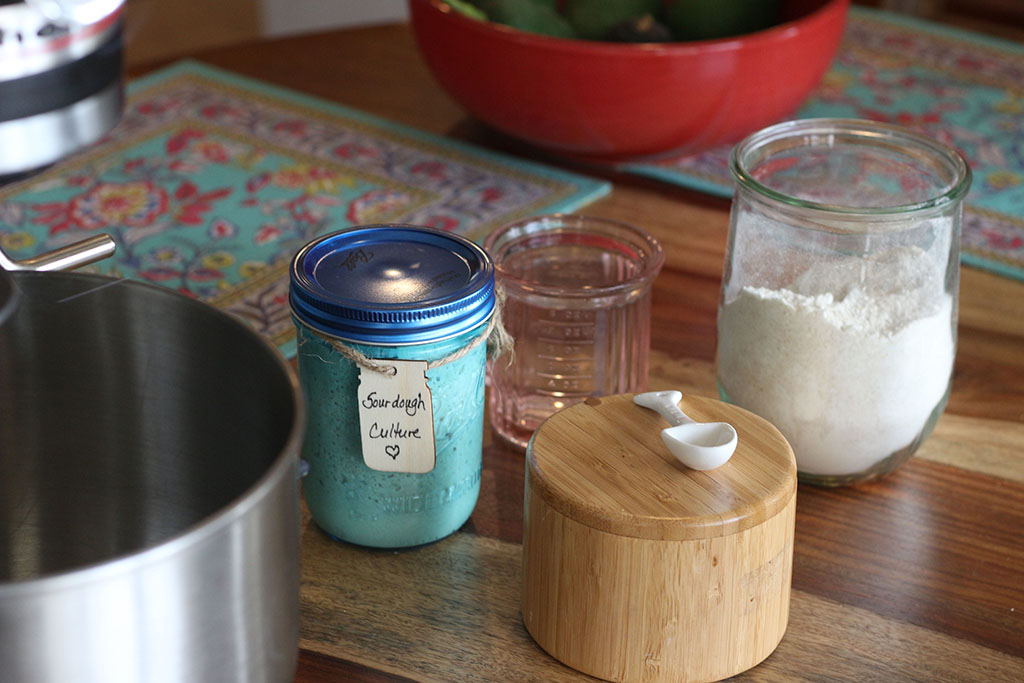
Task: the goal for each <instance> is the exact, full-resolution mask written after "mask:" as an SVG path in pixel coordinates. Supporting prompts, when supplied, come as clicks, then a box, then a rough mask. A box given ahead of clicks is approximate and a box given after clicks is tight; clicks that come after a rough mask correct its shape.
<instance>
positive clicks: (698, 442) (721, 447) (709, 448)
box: [633, 391, 737, 470]
mask: <svg viewBox="0 0 1024 683" xmlns="http://www.w3.org/2000/svg"><path fill="white" fill-rule="evenodd" d="M682 398H683V395H682V394H681V393H680V392H678V391H649V392H647V393H644V394H637V395H636V396H634V397H633V402H634V403H636V404H637V405H638V406H643V407H644V408H649V409H651V410H654V411H656V412H658V414H660V415H661V416H662V417H663V418H665V419H666V420H668V422H669V424H671V425H672V426H671V427H668V428H667V429H663V430H661V440H662V441H664V442H665V445H666V446H668V450H669V451H671V452H672V455H674V456H675V457H676V460H678V461H679V462H681V463H683V464H684V465H686V466H687V467H689V468H691V469H695V470H713V469H715V468H716V467H721V466H722V465H724V464H725V463H726V462H727V461H728V460H729V458H731V457H732V454H733V452H734V451H735V450H736V441H737V436H736V429H735V428H734V427H733V426H732V425H731V424H729V423H727V422H695V421H694V420H692V419H690V418H689V417H688V416H687V415H686V413H684V412H683V411H682V410H680V409H679V401H681V400H682Z"/></svg>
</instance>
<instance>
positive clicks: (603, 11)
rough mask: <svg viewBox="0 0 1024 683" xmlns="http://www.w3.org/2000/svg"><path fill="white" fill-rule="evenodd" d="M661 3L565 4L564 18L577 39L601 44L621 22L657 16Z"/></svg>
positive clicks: (595, 0) (607, 0)
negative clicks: (597, 41) (648, 15)
mask: <svg viewBox="0 0 1024 683" xmlns="http://www.w3.org/2000/svg"><path fill="white" fill-rule="evenodd" d="M662 2H663V0H566V3H565V8H564V11H565V18H566V19H568V21H569V24H570V25H571V26H572V27H573V28H574V29H575V30H576V33H577V35H578V36H579V37H580V38H586V39H588V40H604V39H605V37H606V36H607V35H608V32H609V31H611V30H612V29H613V28H614V27H615V26H617V25H618V24H621V23H622V22H624V21H628V20H630V19H634V18H636V17H641V16H643V15H645V14H651V15H653V14H656V13H657V12H658V11H659V10H660V9H661V5H662Z"/></svg>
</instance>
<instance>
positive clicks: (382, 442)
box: [359, 359, 435, 474]
mask: <svg viewBox="0 0 1024 683" xmlns="http://www.w3.org/2000/svg"><path fill="white" fill-rule="evenodd" d="M386 362H387V363H388V364H389V365H394V366H395V367H396V368H397V369H398V372H397V373H395V374H394V375H385V374H383V373H380V372H375V371H373V370H370V369H367V368H362V367H361V368H359V435H360V438H361V439H362V445H363V462H365V463H366V466H367V467H370V468H372V469H375V470H379V471H381V472H409V473H412V474H424V473H426V472H429V471H430V470H432V469H434V458H435V454H434V409H433V405H432V403H431V398H430V388H429V387H427V375H426V372H427V361H424V360H391V359H388V360H387V361H386Z"/></svg>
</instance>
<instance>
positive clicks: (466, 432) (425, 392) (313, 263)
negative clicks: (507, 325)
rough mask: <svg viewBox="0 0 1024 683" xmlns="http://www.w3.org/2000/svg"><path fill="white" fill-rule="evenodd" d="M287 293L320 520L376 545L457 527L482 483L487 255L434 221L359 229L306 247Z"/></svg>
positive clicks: (490, 299)
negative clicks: (435, 225) (428, 225)
mask: <svg viewBox="0 0 1024 683" xmlns="http://www.w3.org/2000/svg"><path fill="white" fill-rule="evenodd" d="M290 303H291V308H292V317H293V320H294V321H295V325H296V328H297V335H298V370H299V382H300V384H301V386H302V390H303V393H304V395H305V398H306V404H307V406H308V413H309V419H308V424H307V430H306V437H305V441H304V443H303V449H302V453H303V458H304V459H305V460H306V461H307V462H308V463H309V473H308V474H307V476H306V477H305V479H304V480H303V495H304V497H305V500H306V504H307V506H308V507H309V511H310V513H311V514H312V517H313V520H314V521H315V522H316V524H317V525H318V526H319V527H321V528H322V529H323V530H324V531H326V532H327V533H328V534H330V535H331V536H334V537H335V538H338V539H341V540H344V541H348V542H351V543H356V544H359V545H364V546H372V547H378V548H399V547H407V546H414V545H420V544H423V543H429V542H431V541H436V540H438V539H440V538H443V537H445V536H447V535H449V534H451V533H452V532H454V531H455V530H457V529H458V528H459V527H460V526H462V524H463V523H464V522H465V521H466V520H467V519H468V518H469V515H470V513H471V512H472V511H473V508H474V506H475V505H476V500H477V496H478V494H479V491H480V470H481V451H482V439H483V419H484V378H485V367H486V337H487V336H488V333H489V331H490V321H491V319H492V317H493V312H494V304H495V297H494V267H493V265H492V264H491V260H490V258H489V257H488V256H487V254H486V253H485V252H484V251H483V250H482V249H481V248H480V247H478V246H477V245H476V244H474V243H473V242H471V241H469V240H467V239H465V238H463V237H459V236H457V235H452V234H450V233H445V232H442V231H439V230H433V229H429V228H420V227H415V226H380V225H374V226H365V227H359V228H355V229H352V230H346V231H342V232H338V233H334V234H331V235H327V236H325V237H322V238H320V239H317V240H315V241H313V242H311V243H310V244H308V245H306V246H305V247H303V248H302V249H301V250H300V251H299V253H298V254H297V255H296V256H295V259H294V260H293V262H292V268H291V289H290Z"/></svg>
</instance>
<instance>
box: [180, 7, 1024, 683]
mask: <svg viewBox="0 0 1024 683" xmlns="http://www.w3.org/2000/svg"><path fill="white" fill-rule="evenodd" d="M199 57H200V58H201V59H202V60H204V61H206V62H208V63H211V64H214V65H216V66H220V67H222V68H226V69H230V70H233V71H236V72H239V73H242V74H245V75H249V76H253V77H256V78H261V79H264V80H266V81H269V82H273V83H277V84H280V85H283V86H287V87H291V88H294V89H297V90H300V91H304V92H306V93H310V94H312V95H316V96H320V97H323V98H326V99H328V100H332V101H335V102H339V103H342V104H345V105H348V106H352V107H357V108H360V109H363V110H365V111H368V112H371V113H373V114H377V115H381V116H385V117H387V118H389V119H392V120H394V121H397V122H401V123H405V124H409V125H412V126H415V127H417V128H420V129H422V130H425V131H428V132H431V133H436V134H440V135H446V136H451V137H456V138H460V139H464V140H468V141H470V142H472V143H474V144H477V145H480V146H484V147H488V148H491V149H496V150H499V151H504V152H508V153H512V154H515V155H518V156H522V157H525V158H533V159H537V160H540V161H543V162H545V163H548V164H552V165H558V164H559V162H558V161H556V160H552V159H550V158H544V157H541V156H539V155H537V154H536V153H535V152H533V151H531V150H528V149H526V148H525V147H524V146H522V145H519V144H517V143H515V142H513V141H510V140H508V139H506V138H504V137H501V136H499V135H498V134H496V133H493V132H491V131H489V130H487V129H486V128H484V127H483V126H482V125H481V124H479V123H476V122H474V121H473V120H471V119H470V118H469V117H468V116H467V115H466V114H465V113H464V112H463V110H462V109H460V108H459V107H458V106H457V105H456V104H455V103H454V102H452V101H451V100H450V99H448V98H447V97H446V96H445V95H444V94H443V93H442V92H441V91H440V89H439V87H438V86H437V85H436V84H435V82H434V81H433V80H432V78H431V77H430V75H429V74H428V72H427V71H426V68H425V66H424V65H423V64H422V62H421V61H420V59H419V56H418V54H417V52H416V49H415V45H414V42H413V39H412V35H411V32H410V30H409V28H408V27H407V26H404V25H394V26H381V27H371V28H364V29H354V30H343V31H337V32H331V33H326V34H320V35H315V36H302V37H294V38H287V39H281V40H276V41H270V42H261V43H258V44H250V45H243V46H236V47H231V48H225V49H219V50H215V51H211V52H208V53H204V54H202V55H199ZM577 170H579V169H577ZM585 172H586V173H588V174H590V175H598V176H603V177H606V178H608V179H610V180H611V181H612V182H613V183H614V191H613V192H612V193H611V194H610V195H609V196H607V197H606V198H604V199H601V200H600V201H598V202H596V203H594V204H592V205H590V206H588V207H587V208H586V209H585V212H586V213H591V214H596V215H602V216H607V217H611V218H618V219H622V220H626V221H629V222H632V223H635V224H637V225H639V226H641V227H643V228H645V229H647V230H649V231H650V232H652V233H653V234H655V235H656V236H657V237H658V238H659V239H660V240H661V241H662V243H663V244H664V247H665V250H666V256H667V259H666V264H665V268H664V270H663V271H662V273H661V275H660V276H659V277H658V279H657V281H656V283H655V288H654V302H653V319H652V351H651V353H652V359H651V361H652V362H651V386H652V388H655V389H657V388H679V389H682V390H683V391H684V392H692V393H699V394H702V395H706V396H715V395H716V390H715V384H714V375H713V358H714V348H715V316H716V305H717V301H718V295H719V285H720V278H721V269H722V262H723V254H724V248H725V240H726V232H727V227H728V211H729V202H728V201H725V200H721V199H715V198H710V197H707V196H704V195H701V194H698V193H695V192H691V191H688V190H685V189H681V188H678V187H672V186H668V185H664V184H660V183H658V182H655V181H650V180H644V179H640V178H636V177H627V176H622V175H617V174H612V173H608V172H603V171H595V170H593V169H586V170H585ZM523 471H524V463H523V455H522V454H520V453H517V452H514V451H511V450H508V449H506V448H504V447H502V446H501V445H499V444H496V443H492V442H490V441H489V438H488V442H487V445H486V447H485V452H484V471H483V478H482V487H481V488H482V490H481V494H480V500H479V503H478V505H477V507H476V511H475V512H474V514H473V516H472V518H471V520H470V521H469V522H468V523H467V524H466V525H465V526H464V527H463V528H462V529H461V530H460V531H459V532H457V533H456V534H454V535H453V536H451V537H449V538H447V539H445V540H443V541H441V542H438V543H436V544H433V545H431V546H427V547H424V548H420V549H416V550H412V551H403V552H391V551H386V552H385V551H372V550H365V549H360V548H356V547H352V546H348V545H345V544H340V543H336V542H333V541H331V540H329V539H328V538H327V537H326V536H325V535H324V534H322V533H321V532H319V531H318V530H317V529H316V528H315V527H314V526H313V525H312V524H311V523H310V522H309V521H308V517H307V519H305V520H304V528H303V540H302V544H303V545H302V566H303V570H302V571H303V580H302V630H301V652H300V657H299V667H298V672H297V675H296V680H297V681H299V682H301V683H313V682H314V681H339V680H351V681H395V680H439V681H569V680H582V679H587V678H588V677H586V676H583V675H581V674H578V673H576V672H575V671H573V670H571V669H568V668H566V667H564V666H563V665H561V664H560V663H559V662H557V661H556V660H554V659H552V658H551V657H549V656H548V655H547V654H545V653H544V652H543V651H542V650H541V649H540V648H539V647H537V646H536V645H535V644H534V642H533V641H532V640H531V639H530V636H529V635H528V634H527V632H526V630H525V629H524V627H523V625H522V621H521V618H520V614H519V594H520V562H521V545H520V542H521V538H522V521H523V516H522V502H523ZM797 500H798V504H797V518H796V540H795V547H794V562H793V596H792V603H791V613H790V623H789V628H788V631H787V633H786V635H785V637H784V638H783V640H782V643H781V644H780V645H779V647H778V649H777V650H776V651H775V653H774V654H772V655H771V656H770V657H769V658H768V659H767V660H766V661H765V662H764V663H763V664H761V665H760V666H758V667H756V668H755V669H753V670H751V671H749V672H748V673H746V674H744V676H743V677H744V678H749V679H752V680H801V679H803V680H826V679H827V680H850V681H861V680H885V681H896V680H901V681H902V680H922V681H940V680H941V681H951V680H957V681H963V680H977V681H996V680H1007V681H1009V680H1016V681H1021V680H1024V283H1021V282H1015V281H1013V280H1010V279H1008V278H1004V277H998V276H996V275H992V274H989V273H985V272H982V271H979V270H975V269H973V268H964V269H963V274H962V282H961V294H960V328H959V348H958V353H957V358H956V368H955V376H954V382H953V392H952V396H951V398H950V401H949V407H948V409H947V410H946V413H945V415H944V416H943V417H942V419H941V420H940V421H939V424H938V427H937V428H936V430H935V433H934V434H933V436H932V437H931V438H930V439H929V440H928V441H927V442H926V443H925V445H924V446H923V447H922V448H921V450H920V451H919V453H918V455H917V456H916V457H915V458H913V459H912V460H911V461H910V462H909V463H907V464H905V465H904V466H903V467H901V468H900V469H898V470H897V471H896V472H894V473H893V474H891V475H889V476H887V477H885V478H883V479H881V480H880V481H875V482H871V483H868V484H864V485H861V486H857V487H848V488H839V489H821V488H814V487H810V486H805V485H801V486H800V488H799V491H798V494H797Z"/></svg>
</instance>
